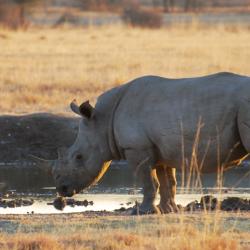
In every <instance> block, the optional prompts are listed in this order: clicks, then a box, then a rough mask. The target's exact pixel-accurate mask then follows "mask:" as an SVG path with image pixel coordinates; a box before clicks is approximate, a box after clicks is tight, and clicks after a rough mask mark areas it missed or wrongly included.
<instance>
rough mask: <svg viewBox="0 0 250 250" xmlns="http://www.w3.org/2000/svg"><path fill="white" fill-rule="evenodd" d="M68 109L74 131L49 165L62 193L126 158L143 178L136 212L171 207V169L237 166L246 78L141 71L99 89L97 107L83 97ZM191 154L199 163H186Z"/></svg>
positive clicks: (244, 128) (248, 140)
mask: <svg viewBox="0 0 250 250" xmlns="http://www.w3.org/2000/svg"><path fill="white" fill-rule="evenodd" d="M71 107H72V109H73V111H74V112H76V113H78V114H81V115H82V117H83V118H82V120H81V122H80V125H79V133H78V136H77V139H76V141H75V143H74V144H73V145H72V146H71V147H70V148H69V149H67V150H65V151H64V152H61V157H59V160H58V161H56V163H55V164H54V166H53V171H52V172H53V176H54V179H55V182H56V186H57V190H58V192H59V193H60V194H61V195H63V196H72V195H73V194H74V193H77V192H79V191H80V190H82V189H84V188H86V187H88V186H90V185H91V184H93V183H94V182H96V181H97V180H98V179H99V178H100V177H101V176H102V174H103V173H104V172H105V170H106V168H107V165H108V164H106V165H105V164H104V163H105V162H106V163H107V162H109V161H111V160H113V159H126V160H127V161H128V163H129V165H130V167H131V168H132V169H133V170H134V172H135V173H136V174H138V175H139V176H140V177H141V178H142V181H143V190H144V191H143V195H144V198H143V202H142V204H141V205H140V207H139V212H140V213H154V212H159V210H160V211H161V212H163V213H167V212H171V211H177V207H176V205H175V202H174V198H175V192H176V179H175V170H176V169H177V170H181V169H185V171H186V173H188V172H189V171H190V168H191V166H192V165H193V167H194V168H195V167H196V166H198V167H197V169H198V170H199V171H200V172H216V171H217V166H223V167H224V168H226V167H228V166H230V165H235V164H238V163H240V161H241V160H242V158H243V157H245V156H246V155H247V154H248V152H250V78H249V77H245V76H240V75H235V74H231V73H218V74H214V75H209V76H205V77H198V78H186V79H166V78H161V77H157V76H145V77H141V78H138V79H135V80H134V81H132V82H130V83H127V84H125V85H122V86H120V87H117V88H113V89H111V90H109V91H107V92H105V93H104V94H102V95H101V96H100V97H99V98H98V101H97V103H96V106H95V108H92V107H91V106H90V105H89V104H88V103H84V104H82V105H81V106H80V107H78V106H77V105H76V104H75V103H72V105H71ZM197 135H198V136H197ZM62 136H63V135H62ZM196 136H197V138H198V140H196V143H195V147H194V142H195V138H196ZM194 149H195V150H194ZM192 152H195V157H193V161H191V158H192V157H191V156H192ZM194 158H195V160H197V165H195V164H192V163H190V162H195V161H194ZM104 165H105V166H104ZM158 190H159V191H160V196H161V199H160V204H159V206H155V204H154V201H155V197H156V194H157V192H158Z"/></svg>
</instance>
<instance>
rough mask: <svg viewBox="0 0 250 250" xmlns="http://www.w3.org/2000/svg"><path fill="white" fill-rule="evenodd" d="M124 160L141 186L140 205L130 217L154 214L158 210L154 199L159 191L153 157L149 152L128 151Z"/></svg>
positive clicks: (158, 211)
mask: <svg viewBox="0 0 250 250" xmlns="http://www.w3.org/2000/svg"><path fill="white" fill-rule="evenodd" d="M125 155H126V159H127V161H128V163H129V165H130V167H132V169H133V170H134V173H135V175H136V178H137V177H139V178H141V180H142V184H143V200H142V203H141V204H140V205H139V206H138V207H137V208H135V209H134V210H133V212H132V215H139V214H155V213H160V210H159V209H158V207H157V206H155V204H154V203H155V199H156V195H157V192H158V189H159V183H158V179H157V177H156V170H155V169H154V168H153V166H154V161H153V155H151V154H150V152H147V154H145V152H141V153H140V152H138V151H134V150H129V151H127V152H126V153H125Z"/></svg>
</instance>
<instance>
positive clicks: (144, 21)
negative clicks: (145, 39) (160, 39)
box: [122, 7, 163, 28]
mask: <svg viewBox="0 0 250 250" xmlns="http://www.w3.org/2000/svg"><path fill="white" fill-rule="evenodd" d="M122 19H123V21H124V22H125V23H126V24H129V25H132V26H139V27H144V28H159V27H161V26H162V22H163V20H162V15H161V14H160V13H157V12H154V11H152V10H143V9H140V8H138V7H130V8H126V9H124V10H123V14H122Z"/></svg>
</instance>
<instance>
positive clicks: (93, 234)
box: [0, 212, 250, 250]
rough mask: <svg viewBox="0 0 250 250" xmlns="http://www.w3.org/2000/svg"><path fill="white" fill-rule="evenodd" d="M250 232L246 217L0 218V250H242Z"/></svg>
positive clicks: (199, 215)
mask: <svg viewBox="0 0 250 250" xmlns="http://www.w3.org/2000/svg"><path fill="white" fill-rule="evenodd" d="M3 226H4V230H3ZM249 227H250V215H249V214H247V213H245V214H239V213H230V214H223V213H218V212H215V213H212V214H211V213H210V214H209V213H200V214H199V213H198V214H194V215H190V214H179V215H174V214H171V215H167V216H140V217H132V216H130V217H127V216H119V217H117V216H116V217H114V216H99V217H98V216H94V215H85V214H71V215H66V214H64V215H19V216H15V215H9V216H1V215H0V228H2V230H3V232H2V233H1V235H0V248H1V249H3V250H5V249H18V250H19V249H20V250H21V249H22V250H26V249H27V250H31V249H32V250H33V249H34V250H35V249H44V250H47V249H50V250H52V249H56V250H59V249H98V250H99V249H110V250H111V249H112V250H113V249H114V250H115V249H117V250H119V249H148V250H154V249H162V250H165V249H181V250H183V249H185V250H193V249H204V250H211V249H212V250H217V249H220V250H224V249H225V250H234V249H235V250H236V249H244V250H247V249H249V248H250V240H249V239H250V232H249Z"/></svg>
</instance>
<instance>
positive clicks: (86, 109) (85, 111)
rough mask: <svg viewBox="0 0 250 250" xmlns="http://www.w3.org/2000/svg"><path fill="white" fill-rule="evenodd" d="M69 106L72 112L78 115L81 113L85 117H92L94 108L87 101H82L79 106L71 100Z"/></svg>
mask: <svg viewBox="0 0 250 250" xmlns="http://www.w3.org/2000/svg"><path fill="white" fill-rule="evenodd" d="M70 107H71V109H72V111H73V112H75V113H76V114H78V115H81V116H83V117H85V118H87V119H90V118H91V117H93V112H94V110H95V109H94V108H93V107H92V106H91V104H90V103H89V101H86V102H83V103H82V104H81V105H80V106H78V105H77V103H76V101H75V100H73V101H72V102H71V104H70Z"/></svg>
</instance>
